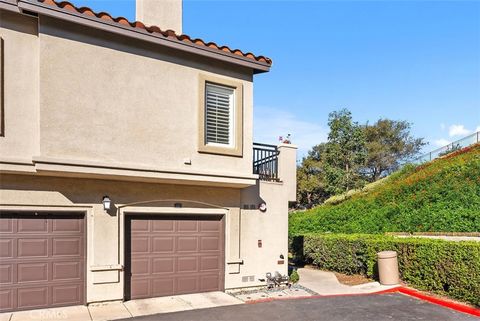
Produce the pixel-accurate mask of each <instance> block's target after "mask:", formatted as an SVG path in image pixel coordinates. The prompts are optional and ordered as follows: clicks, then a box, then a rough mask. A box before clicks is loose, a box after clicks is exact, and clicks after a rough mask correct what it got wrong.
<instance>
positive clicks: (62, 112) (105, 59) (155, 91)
mask: <svg viewBox="0 0 480 321" xmlns="http://www.w3.org/2000/svg"><path fill="white" fill-rule="evenodd" d="M201 75H209V76H215V77H217V78H223V79H226V80H234V81H237V82H238V81H240V82H241V83H242V84H243V102H244V106H243V107H244V124H243V132H244V135H243V157H232V156H221V155H212V154H202V153H198V147H197V144H198V117H199V115H198V111H199V95H200V92H199V77H200V76H201ZM40 88H41V92H40V112H41V123H40V131H41V143H40V153H41V156H42V157H49V158H57V159H66V160H88V161H95V162H100V163H108V164H121V165H126V166H128V165H142V166H151V167H155V168H158V169H160V170H163V169H165V170H189V171H192V172H196V171H202V170H206V169H208V170H209V171H212V169H213V170H214V171H218V172H221V173H223V174H224V173H232V174H235V175H245V174H247V175H250V174H251V171H252V165H251V159H252V99H253V97H252V91H253V87H252V71H251V70H250V71H248V70H247V69H243V68H238V67H234V66H233V65H225V64H221V63H216V62H214V61H213V60H207V59H203V58H198V57H195V56H192V55H189V54H180V53H178V52H174V51H172V50H167V49H165V48H162V47H161V46H158V45H153V44H147V43H143V42H140V41H136V40H133V39H126V38H121V37H119V36H115V35H112V34H108V33H104V32H100V31H95V30H91V29H89V28H85V27H83V26H79V25H75V24H71V23H67V22H61V21H55V20H52V19H50V18H46V17H41V19H40ZM186 159H189V160H191V165H185V164H184V161H185V160H186Z"/></svg>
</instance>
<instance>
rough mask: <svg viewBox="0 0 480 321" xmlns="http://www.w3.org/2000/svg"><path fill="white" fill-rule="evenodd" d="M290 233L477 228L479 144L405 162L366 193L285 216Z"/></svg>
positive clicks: (479, 210) (479, 215) (479, 227)
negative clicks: (421, 160) (420, 162)
mask: <svg viewBox="0 0 480 321" xmlns="http://www.w3.org/2000/svg"><path fill="white" fill-rule="evenodd" d="M289 224H290V229H289V232H290V234H291V235H298V234H303V233H309V232H341V233H383V232H478V231H480V144H476V145H474V146H471V147H468V148H465V149H462V150H460V151H457V152H455V153H452V154H449V155H447V156H445V157H443V158H439V159H437V160H434V161H432V162H429V163H426V164H423V165H420V166H417V167H413V166H407V167H405V168H404V169H402V170H401V171H399V172H397V173H395V174H393V175H391V176H390V177H388V178H386V179H385V180H384V181H383V182H382V183H381V184H378V185H377V186H373V187H371V188H370V189H368V190H367V191H365V192H360V193H356V194H354V195H353V196H352V197H351V198H349V199H347V200H345V201H343V202H341V203H339V204H336V205H335V204H325V205H322V206H319V207H316V208H314V209H311V210H309V211H305V212H294V213H292V214H290V217H289Z"/></svg>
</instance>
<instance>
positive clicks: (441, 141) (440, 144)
mask: <svg viewBox="0 0 480 321" xmlns="http://www.w3.org/2000/svg"><path fill="white" fill-rule="evenodd" d="M433 143H434V144H435V145H437V146H438V147H443V146H445V145H448V144H450V143H451V141H449V140H447V139H444V138H440V139H437V140H436V141H434V142H433Z"/></svg>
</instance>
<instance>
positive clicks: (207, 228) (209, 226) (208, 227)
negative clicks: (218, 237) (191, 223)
mask: <svg viewBox="0 0 480 321" xmlns="http://www.w3.org/2000/svg"><path fill="white" fill-rule="evenodd" d="M219 231H220V225H219V224H218V223H217V222H216V221H202V222H200V232H219Z"/></svg>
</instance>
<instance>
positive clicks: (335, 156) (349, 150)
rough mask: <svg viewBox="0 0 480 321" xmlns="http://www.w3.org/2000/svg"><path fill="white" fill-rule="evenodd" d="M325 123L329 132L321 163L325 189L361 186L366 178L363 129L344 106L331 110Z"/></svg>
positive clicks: (341, 190)
mask: <svg viewBox="0 0 480 321" xmlns="http://www.w3.org/2000/svg"><path fill="white" fill-rule="evenodd" d="M328 125H329V127H330V133H329V135H328V143H327V144H326V148H325V156H324V160H323V162H322V163H323V164H324V166H323V168H324V170H325V181H326V190H327V191H328V192H329V193H332V194H340V193H346V192H348V191H349V190H351V189H354V188H360V187H362V186H363V185H364V184H365V180H364V178H363V176H362V173H361V169H362V167H363V166H364V165H365V160H366V156H367V149H366V143H365V131H364V130H363V128H362V127H361V126H360V125H358V123H357V122H354V121H353V120H352V114H351V112H350V111H348V110H347V109H342V110H340V111H334V112H332V113H330V114H329V117H328Z"/></svg>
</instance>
